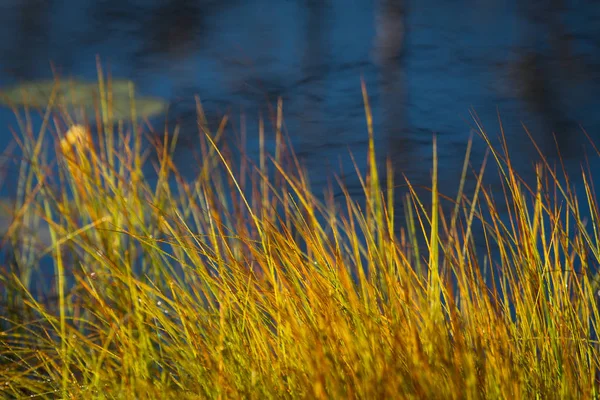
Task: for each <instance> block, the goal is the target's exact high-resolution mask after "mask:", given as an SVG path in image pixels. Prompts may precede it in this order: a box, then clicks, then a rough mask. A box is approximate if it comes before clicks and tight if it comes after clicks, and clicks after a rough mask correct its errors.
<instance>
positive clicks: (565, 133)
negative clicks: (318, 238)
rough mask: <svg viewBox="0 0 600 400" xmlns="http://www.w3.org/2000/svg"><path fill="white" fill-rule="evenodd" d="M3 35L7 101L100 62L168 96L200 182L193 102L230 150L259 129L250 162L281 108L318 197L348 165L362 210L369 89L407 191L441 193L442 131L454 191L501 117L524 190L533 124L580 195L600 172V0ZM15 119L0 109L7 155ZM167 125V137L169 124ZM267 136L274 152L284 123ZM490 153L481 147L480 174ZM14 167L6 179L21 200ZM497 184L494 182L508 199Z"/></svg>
mask: <svg viewBox="0 0 600 400" xmlns="http://www.w3.org/2000/svg"><path fill="white" fill-rule="evenodd" d="M0 35H1V37H2V38H3V39H2V41H0V54H1V57H0V90H2V89H3V88H5V87H10V86H13V85H17V84H21V83H25V82H36V81H40V80H44V79H51V78H52V74H53V72H52V69H51V62H52V63H53V65H54V67H55V68H56V71H57V72H58V73H59V74H60V75H61V76H63V77H66V76H70V77H77V78H82V79H87V80H94V79H96V76H97V75H96V58H95V57H96V55H99V56H100V57H101V59H102V61H103V63H105V65H106V66H107V67H110V70H111V73H112V75H113V76H114V77H115V78H124V79H131V80H133V81H134V82H135V83H136V85H137V87H138V88H139V90H138V91H139V92H141V93H143V94H144V95H148V96H155V97H160V98H163V99H166V101H168V103H169V104H170V111H169V124H175V123H179V124H180V125H181V129H182V131H181V142H183V143H185V145H182V146H179V149H178V154H177V157H176V159H177V162H178V163H180V167H182V170H183V171H189V172H190V174H191V176H193V175H194V169H193V168H192V166H193V165H194V164H195V160H194V155H193V153H194V151H197V149H195V145H194V144H195V143H197V142H198V141H197V137H198V129H197V125H196V115H195V104H194V95H195V94H198V95H200V97H201V99H202V101H203V104H204V107H205V110H206V112H207V114H208V117H209V120H210V121H212V122H213V123H215V121H218V119H219V118H221V117H222V116H223V115H225V114H227V113H228V114H229V115H230V117H231V121H232V122H231V125H230V127H229V129H228V131H227V132H228V135H231V137H234V136H235V135H239V131H240V129H241V126H242V122H243V123H244V124H245V127H246V130H247V137H248V146H249V152H250V154H251V155H252V154H253V152H254V154H257V151H258V139H257V126H258V122H257V121H258V116H259V115H260V114H261V113H262V115H263V116H264V117H265V118H267V119H269V118H271V116H272V115H273V111H274V108H275V106H276V102H277V98H278V97H282V98H283V110H284V117H285V124H286V130H287V132H288V133H289V135H290V137H291V139H292V142H293V144H294V146H295V150H296V152H297V154H298V155H299V156H300V158H301V159H302V160H303V162H304V163H305V165H306V166H307V168H308V170H309V173H310V176H311V177H312V184H313V186H314V189H315V190H316V191H317V193H320V192H322V190H323V189H324V187H325V185H326V184H327V179H328V177H331V173H333V172H335V171H339V170H340V168H343V169H344V171H345V172H346V176H347V177H349V178H348V179H347V181H346V182H347V184H348V185H349V187H350V192H351V193H353V194H354V195H355V196H358V197H360V194H359V192H360V187H359V183H358V180H356V179H352V175H353V167H352V161H351V158H350V156H349V152H352V154H354V157H355V159H356V160H357V162H358V163H359V164H360V166H361V167H362V166H364V165H365V164H366V150H367V139H368V136H367V129H366V122H365V113H364V108H363V99H362V95H361V86H360V81H361V77H362V78H364V80H365V82H366V85H367V89H368V91H369V94H370V96H371V105H372V107H373V113H374V123H375V137H376V142H377V151H378V152H379V153H378V155H379V156H380V158H381V161H383V160H384V158H385V157H386V156H389V157H391V159H392V161H393V165H394V168H395V170H396V175H397V176H396V180H397V183H398V184H401V183H402V180H403V178H402V177H403V176H404V175H405V176H407V177H408V178H409V179H410V180H411V181H412V182H413V183H414V184H415V185H425V186H427V185H430V173H431V167H432V137H433V135H434V134H436V135H437V138H438V144H439V156H440V166H441V171H440V185H441V188H440V189H441V190H442V191H443V192H445V193H447V194H448V195H453V194H454V193H455V192H456V188H457V187H458V180H459V178H460V173H461V167H462V163H463V158H464V154H465V150H466V147H467V141H468V139H469V137H470V135H471V134H472V133H473V127H474V124H473V119H472V117H471V115H470V111H471V110H472V111H474V112H475V113H476V114H477V115H478V116H479V118H480V119H481V121H482V123H483V124H484V127H485V128H486V129H487V130H488V132H489V134H490V135H491V136H493V137H497V136H498V135H499V133H500V126H499V121H498V116H500V117H501V118H502V122H503V125H504V129H505V134H506V136H507V140H508V143H509V145H510V150H511V152H512V157H513V163H514V165H515V166H516V167H517V168H518V169H519V172H520V173H521V174H523V175H524V176H525V177H527V176H528V174H531V173H532V172H533V168H532V164H533V162H534V161H535V160H536V159H537V158H538V156H537V152H536V150H535V148H534V147H533V146H532V145H531V143H530V139H529V138H528V137H527V135H526V133H525V130H524V129H523V126H522V124H525V125H526V126H527V127H528V129H529V130H530V132H531V134H532V136H533V137H534V138H535V140H536V141H537V143H538V145H539V146H540V148H541V149H542V150H543V151H544V153H545V154H546V155H547V156H548V159H549V160H550V161H551V162H556V160H558V155H559V151H558V150H560V155H561V156H562V158H563V159H564V161H565V165H566V167H567V168H569V169H570V170H572V171H574V173H575V175H573V178H574V183H575V184H577V179H576V178H577V174H578V172H579V171H580V170H579V166H580V164H581V162H584V161H585V155H586V153H587V154H588V155H589V156H590V161H589V162H590V163H591V165H592V168H594V166H598V162H597V159H598V157H597V156H594V153H593V151H591V148H590V146H589V142H588V140H587V139H586V137H585V135H584V134H583V131H582V128H584V129H585V130H586V131H587V132H588V134H589V135H590V136H591V137H592V139H593V140H594V141H596V143H597V144H600V143H599V142H598V141H597V139H599V138H600V129H599V128H600V124H599V123H600V113H598V112H597V111H598V105H599V103H600V96H599V95H598V93H599V89H600V68H599V66H600V3H598V2H597V1H595V0H587V1H586V0H579V1H561V0H544V1H541V0H537V1H536V0H528V1H516V0H513V1H509V0H456V1H452V2H448V1H444V0H419V1H403V0H196V1H193V0H136V1H133V0H130V1H124V0H3V1H2V2H0ZM15 121H16V120H15V117H14V116H13V114H12V112H11V111H10V109H8V108H7V107H2V108H0V148H2V149H4V148H6V147H7V146H8V145H9V143H10V142H11V141H12V139H13V136H12V134H11V131H10V130H9V127H11V126H12V127H13V128H14V127H16V122H15ZM153 121H154V123H155V124H156V125H155V126H156V128H157V130H158V131H161V130H162V128H161V126H162V124H164V118H162V117H158V118H155V119H154V120H153ZM213 126H214V125H213ZM267 132H269V136H268V137H267V142H268V146H271V147H272V146H273V142H274V134H273V132H274V129H273V128H272V125H270V124H267ZM557 149H558V150H557ZM484 150H485V145H484V143H483V141H482V140H481V139H479V138H478V137H477V135H476V134H475V143H474V152H473V168H475V169H477V168H478V167H479V164H478V163H480V162H481V160H482V157H483V154H484ZM16 166H17V164H16V163H15V162H13V161H9V162H8V163H7V164H6V168H5V169H4V173H5V183H4V186H3V189H2V192H3V193H4V194H5V195H7V196H10V195H11V194H12V193H11V192H13V191H14V189H13V188H14V187H15V178H16V177H15V176H14V174H13V173H12V172H11V168H16ZM340 166H341V167H340ZM15 170H16V169H15ZM490 171H492V170H490ZM496 175H497V174H494V173H493V172H490V173H488V174H487V177H486V184H487V185H488V186H490V187H491V188H492V190H498V191H499V190H500V187H499V186H498V187H495V186H494V185H497V184H498V182H499V180H498V179H497V176H496ZM596 175H597V176H599V177H600V171H599V173H598V174H596ZM191 176H190V177H191ZM472 182H473V179H472V178H470V180H469V184H470V185H471V186H472ZM398 190H399V193H398V194H400V195H401V194H402V192H403V191H405V189H403V188H402V187H400V188H399V189H398ZM499 194H501V192H499ZM398 206H399V207H398V210H399V213H400V214H402V210H401V208H400V204H398Z"/></svg>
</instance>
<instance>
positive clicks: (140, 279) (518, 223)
mask: <svg viewBox="0 0 600 400" xmlns="http://www.w3.org/2000/svg"><path fill="white" fill-rule="evenodd" d="M100 78H101V79H100V91H101V93H102V94H103V96H102V104H101V110H99V113H100V112H101V113H102V117H103V118H104V121H105V122H106V124H102V123H98V126H97V129H96V130H97V131H98V140H97V141H93V140H92V139H91V135H90V131H89V129H90V127H88V126H85V125H72V124H70V125H68V126H66V127H64V126H63V125H61V123H60V121H58V120H52V119H51V118H50V114H49V113H48V114H46V116H45V119H44V121H45V122H44V124H43V126H42V128H41V131H40V132H39V133H38V134H37V135H34V134H33V132H32V128H31V124H30V123H28V122H26V121H28V120H29V118H28V117H26V118H25V120H26V121H25V122H23V123H22V130H23V132H24V135H23V137H24V139H23V140H22V142H21V145H22V148H23V152H24V155H25V156H24V159H25V161H24V162H23V164H22V167H21V180H20V182H21V184H20V188H19V197H18V199H17V204H16V206H17V207H16V208H17V212H16V213H15V215H16V216H17V217H16V218H17V222H16V223H15V229H12V230H11V232H10V233H11V236H10V238H9V239H10V242H11V243H12V253H13V257H12V259H11V260H10V265H9V266H8V267H6V268H3V270H2V271H3V272H2V274H0V277H1V279H2V280H1V285H2V288H3V292H4V295H3V302H4V310H5V312H3V313H2V315H3V316H2V321H1V326H2V335H1V336H0V360H1V361H0V363H1V364H2V365H1V367H0V391H1V392H2V393H3V396H4V397H6V398H20V397H24V396H32V397H37V398H73V399H76V398H77V399H79V398H107V399H108V398H111V399H112V398H123V399H133V398H136V399H144V398H148V399H157V398H161V399H169V398H177V399H195V398H217V399H225V398H227V399H229V398H250V399H265V398H278V399H279V398H311V399H313V398H314V399H322V398H368V399H371V398H436V399H446V398H448V399H455V398H456V399H464V398H466V399H477V398H543V399H546V398H596V397H598V387H599V385H598V374H597V373H598V367H599V357H598V355H599V353H598V341H597V334H596V332H597V329H598V327H597V324H598V321H599V320H600V318H599V314H598V303H597V300H596V296H597V294H596V292H597V291H598V281H597V279H596V272H597V271H596V267H595V266H596V265H598V259H599V256H600V242H599V240H598V229H597V226H598V222H599V221H600V218H599V214H598V207H597V201H596V198H595V192H594V188H593V185H592V180H591V177H590V176H589V174H588V173H586V172H582V175H583V181H584V185H585V189H586V193H587V195H586V197H585V198H583V199H578V198H576V196H575V195H574V193H573V192H572V191H571V189H570V186H569V185H568V184H567V185H564V184H563V185H561V183H559V182H560V180H559V177H558V176H557V175H556V172H555V170H554V169H552V168H551V167H550V166H549V165H548V164H547V163H545V162H542V163H541V164H540V165H539V166H538V168H537V177H538V179H537V185H536V186H535V187H528V186H527V185H525V183H524V182H523V181H522V180H521V179H520V178H519V176H518V175H517V173H516V171H515V170H514V169H513V167H512V164H511V161H510V158H509V155H508V154H507V152H506V151H504V150H503V151H498V150H496V149H494V148H493V147H492V145H491V142H490V141H489V138H488V136H487V134H486V133H485V131H484V130H483V129H480V134H481V137H482V138H483V139H484V140H486V141H488V143H489V151H490V154H491V156H492V159H493V160H494V161H495V166H496V167H497V170H498V171H499V173H500V175H501V176H502V179H503V189H504V193H503V195H504V196H503V198H500V199H498V198H495V197H494V194H493V193H491V192H489V191H487V190H486V189H485V185H483V184H482V176H483V167H482V169H481V170H480V171H478V172H476V173H475V175H476V178H477V186H476V188H475V192H474V195H472V196H471V197H467V196H466V195H465V194H464V193H463V192H462V184H461V190H460V191H459V195H458V196H457V198H456V202H455V203H454V205H453V206H452V207H451V208H452V210H451V212H447V211H446V209H447V207H445V206H444V207H443V204H442V200H441V199H442V197H441V195H440V194H439V193H438V191H437V169H438V168H439V166H438V165H437V156H436V154H435V151H436V150H435V149H436V146H435V142H434V160H435V161H434V165H433V173H432V190H431V196H432V197H431V204H432V207H431V209H426V208H425V206H424V203H425V202H423V201H421V199H420V198H419V197H418V196H417V195H416V193H415V192H414V190H413V188H412V186H411V185H410V182H408V183H409V184H408V187H409V189H410V190H409V195H408V197H407V200H408V201H407V202H406V206H407V218H406V221H407V225H406V226H404V227H398V226H397V221H396V223H395V218H394V215H395V214H396V211H395V209H394V204H395V199H394V195H393V194H394V188H395V183H394V181H393V179H392V176H393V174H392V171H391V166H390V165H391V164H390V163H389V162H388V163H387V164H386V172H387V174H386V177H387V178H386V180H385V182H382V181H380V179H379V175H378V173H377V158H376V155H375V150H374V148H375V147H374V133H373V128H372V122H371V121H372V120H371V114H370V109H369V104H368V97H367V92H366V88H364V86H363V93H364V100H365V110H366V118H367V127H368V134H369V165H368V168H367V173H366V176H360V180H361V182H362V184H363V188H364V194H365V198H366V204H365V206H364V207H361V206H360V205H359V203H358V202H357V201H355V200H353V199H352V198H350V196H349V195H348V192H347V191H346V189H345V187H344V185H343V184H342V182H341V181H339V183H340V187H341V189H342V191H343V193H344V194H345V196H344V198H343V201H342V202H335V201H334V198H333V195H330V196H326V197H325V198H324V199H318V198H317V197H316V196H315V194H314V193H312V192H311V190H310V187H309V183H308V177H307V176H306V174H305V173H304V172H303V170H302V168H301V167H300V164H299V162H298V160H297V159H296V158H295V156H294V154H293V152H291V151H290V150H289V147H286V146H285V143H286V142H285V140H284V137H283V135H282V133H281V107H279V108H278V110H279V111H278V112H279V114H278V118H277V121H278V122H277V124H276V135H277V142H278V143H279V146H278V150H277V153H276V154H275V155H274V156H271V155H268V154H266V153H265V151H263V149H262V148H261V153H260V156H259V160H258V162H257V163H256V164H254V163H252V162H251V161H250V160H248V158H247V157H245V153H244V149H242V153H243V154H242V155H243V157H242V158H241V159H240V160H237V161H236V160H234V158H233V157H231V156H230V154H231V152H230V149H229V148H228V146H227V144H225V143H223V141H222V134H223V131H224V129H225V125H226V120H224V121H223V124H221V126H220V127H219V129H218V130H217V131H216V132H212V131H211V130H209V129H208V127H207V125H206V123H205V122H204V121H206V119H205V118H204V116H203V112H202V107H201V103H200V102H199V101H198V103H197V104H198V116H199V133H200V139H201V149H202V158H201V164H200V169H201V170H200V173H199V174H198V176H197V178H196V179H194V180H191V181H190V180H185V179H184V178H183V177H182V175H181V174H180V172H179V171H178V169H177V167H176V165H175V163H174V162H173V150H174V148H175V145H176V141H177V131H176V132H174V133H171V132H165V134H164V137H163V140H162V141H160V142H156V143H155V150H156V154H157V160H158V161H157V162H156V171H157V175H158V180H157V183H156V184H155V185H150V183H149V179H148V178H147V177H145V176H144V174H143V172H142V171H143V168H142V166H143V165H144V163H145V162H147V161H146V158H145V153H143V151H142V149H143V146H142V145H141V135H142V133H141V128H139V127H138V126H137V125H136V124H135V123H134V124H131V125H130V126H129V127H128V128H126V127H125V125H123V124H121V125H119V127H118V129H117V130H116V131H113V125H112V124H110V123H108V122H107V121H109V120H110V118H108V116H109V115H110V95H108V94H109V93H108V91H107V88H106V87H105V82H104V80H103V78H102V74H100ZM132 108H133V111H132V115H133V119H134V120H135V112H134V111H135V106H134V103H133V102H132ZM96 120H98V121H100V120H102V119H101V118H97V119H96ZM51 122H54V126H53V131H54V132H57V133H58V134H57V138H56V140H58V145H57V146H55V152H56V157H55V158H56V159H58V161H59V164H60V168H59V169H58V172H57V173H51V172H48V171H52V169H51V168H50V167H51V166H50V162H48V161H47V160H46V158H45V157H44V156H43V154H44V153H43V151H42V147H43V146H42V142H43V138H44V137H45V136H47V135H46V133H47V132H49V131H50V130H51ZM65 131H66V134H64V135H62V134H60V132H65ZM264 134H265V133H264V128H263V125H262V124H261V131H260V135H261V138H260V139H261V143H264ZM61 138H62V139H61ZM286 149H288V150H286ZM469 149H470V147H469ZM468 167H469V163H468V156H467V158H466V160H465V169H464V171H463V180H462V181H463V182H464V180H465V177H466V176H467V174H468V173H469V172H468V171H469V168H468ZM359 175H360V174H359ZM169 182H175V183H174V184H169ZM497 194H498V193H495V195H497ZM499 202H501V203H503V204H504V206H503V207H504V208H506V209H507V210H508V216H507V217H505V218H503V217H501V213H500V212H499V210H500V209H501V208H502V207H500V206H499ZM584 208H585V209H588V210H589V212H587V214H589V215H588V219H587V220H585V218H584V217H583V214H584V213H583V211H582V209H584ZM42 222H43V223H44V224H47V225H48V226H49V229H50V234H51V240H52V244H51V245H50V246H49V247H47V248H46V247H42V249H40V248H38V247H36V246H34V245H32V243H31V242H30V241H29V240H22V239H19V235H18V232H19V227H21V226H22V227H28V228H31V227H32V225H33V226H38V225H36V224H41V223H42ZM475 229H477V232H478V233H477V235H475V234H474V230H475ZM475 236H476V238H477V240H479V241H480V242H479V243H478V244H483V248H486V249H487V251H488V253H489V254H476V252H475V250H476V248H477V246H476V240H475ZM419 243H424V244H425V246H424V248H421V249H419V248H418V244H419ZM479 248H481V246H480V247H479ZM40 252H41V253H42V254H45V255H46V256H50V257H51V259H52V262H53V265H54V268H55V270H54V276H55V279H53V280H52V281H51V282H50V287H51V288H52V291H51V293H52V294H54V295H55V296H56V301H42V300H40V299H41V297H40V296H39V294H38V293H37V289H36V287H37V285H38V284H37V283H35V282H34V280H35V279H33V278H32V277H33V276H35V274H36V271H37V269H38V267H37V266H36V265H37V263H38V261H39V257H40V256H41V255H40ZM493 254H495V255H494V256H493ZM485 269H487V273H484V272H483V271H484V270H485ZM45 283H46V284H47V283H48V282H45Z"/></svg>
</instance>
